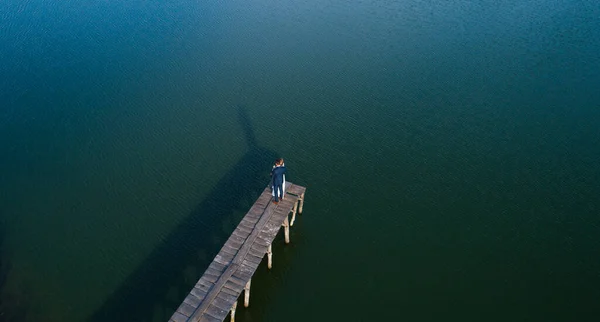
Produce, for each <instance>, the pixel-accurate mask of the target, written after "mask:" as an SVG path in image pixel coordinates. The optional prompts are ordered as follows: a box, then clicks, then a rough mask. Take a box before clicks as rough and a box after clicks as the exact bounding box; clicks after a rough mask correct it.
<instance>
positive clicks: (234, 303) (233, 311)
mask: <svg viewBox="0 0 600 322" xmlns="http://www.w3.org/2000/svg"><path fill="white" fill-rule="evenodd" d="M236 308H237V300H236V301H235V302H233V306H232V307H231V322H235V309H236Z"/></svg>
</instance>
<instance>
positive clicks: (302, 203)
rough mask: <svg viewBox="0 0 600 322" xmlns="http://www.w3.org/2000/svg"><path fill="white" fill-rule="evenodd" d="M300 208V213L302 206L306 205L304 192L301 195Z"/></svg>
mask: <svg viewBox="0 0 600 322" xmlns="http://www.w3.org/2000/svg"><path fill="white" fill-rule="evenodd" d="M299 200H300V208H299V209H298V212H299V213H302V207H303V206H304V192H303V193H302V194H301V195H300V198H299Z"/></svg>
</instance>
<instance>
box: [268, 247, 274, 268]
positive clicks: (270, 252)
mask: <svg viewBox="0 0 600 322" xmlns="http://www.w3.org/2000/svg"><path fill="white" fill-rule="evenodd" d="M267 267H268V268H269V269H271V267H273V251H272V249H271V245H270V244H269V248H267Z"/></svg>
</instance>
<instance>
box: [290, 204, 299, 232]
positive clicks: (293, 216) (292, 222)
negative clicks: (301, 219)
mask: <svg viewBox="0 0 600 322" xmlns="http://www.w3.org/2000/svg"><path fill="white" fill-rule="evenodd" d="M296 212H298V201H296V202H295V203H294V208H292V221H291V222H290V227H291V226H294V221H296Z"/></svg>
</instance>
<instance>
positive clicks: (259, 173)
mask: <svg viewBox="0 0 600 322" xmlns="http://www.w3.org/2000/svg"><path fill="white" fill-rule="evenodd" d="M238 117H239V121H240V125H241V126H242V128H243V130H244V135H245V139H246V142H247V144H248V152H247V153H246V154H245V155H244V156H243V157H242V158H241V159H240V160H239V161H238V162H237V163H236V164H235V165H234V166H233V167H232V168H231V169H230V170H229V171H228V172H227V173H225V175H224V176H223V177H222V178H221V179H220V180H219V181H218V183H217V184H216V185H215V187H214V188H213V189H212V190H211V191H210V192H209V193H208V195H207V196H206V197H205V199H204V200H203V201H202V202H200V203H199V204H198V205H197V206H196V207H195V208H194V209H193V211H192V212H191V213H190V214H189V215H188V216H187V217H186V218H185V219H184V220H183V221H182V222H181V223H180V224H179V225H178V226H177V227H176V228H175V229H174V230H173V231H172V232H171V233H170V234H169V235H168V236H167V237H166V238H165V239H164V242H163V243H162V244H160V246H158V247H156V248H155V249H154V250H153V251H152V252H151V253H150V255H149V256H148V257H147V258H146V259H145V260H144V261H143V262H142V263H141V264H140V265H139V267H138V268H137V269H136V270H135V271H134V272H133V273H132V274H131V275H130V276H128V278H127V279H126V280H125V282H124V283H123V284H121V286H120V287H119V288H118V289H117V290H116V291H115V292H114V293H113V294H112V295H111V296H110V297H109V298H108V299H107V300H106V301H105V302H104V304H103V305H102V306H101V307H100V308H99V309H98V310H97V311H96V312H94V313H93V315H92V316H91V317H90V318H89V319H88V322H117V321H143V322H147V321H167V320H168V319H169V318H170V316H171V314H172V313H173V312H174V310H175V309H176V308H177V307H178V306H179V304H181V301H182V300H183V299H184V298H185V296H186V295H187V294H188V292H189V291H190V289H191V288H192V286H193V285H194V284H195V283H196V281H197V279H198V278H200V276H201V275H202V273H203V272H204V270H205V269H206V268H207V267H208V265H209V264H210V263H211V262H212V259H213V257H214V256H215V255H216V254H217V253H218V251H219V250H220V248H221V246H222V245H223V243H224V241H225V240H226V239H227V238H228V237H229V235H230V234H231V231H233V229H234V228H235V225H234V226H233V227H231V231H224V230H227V229H224V228H223V226H224V223H227V222H229V221H234V222H237V221H239V219H241V216H243V214H245V213H246V211H247V210H248V209H249V205H251V204H252V203H253V202H254V200H255V199H256V198H257V197H258V196H259V195H260V193H261V192H262V191H263V189H264V188H265V184H266V183H267V182H268V180H269V175H268V173H269V170H270V168H269V166H270V164H271V163H272V161H273V160H274V159H275V158H276V154H275V153H274V152H273V151H270V150H268V149H265V148H263V147H261V146H259V145H258V143H257V141H256V137H255V135H254V131H253V128H252V125H251V122H250V119H249V117H248V115H247V113H246V110H245V109H244V107H242V106H239V107H238ZM200 179H201V178H199V180H200ZM236 213H240V215H239V217H240V218H234V217H236ZM200 250H202V251H203V252H205V254H206V256H202V258H200V256H198V252H199V251H200ZM189 267H194V268H195V271H196V275H198V276H196V277H195V279H193V281H192V279H191V278H189V273H188V274H187V278H186V272H185V271H186V269H187V268H189ZM173 290H175V291H173ZM173 292H176V293H177V294H172V293H173Z"/></svg>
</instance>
